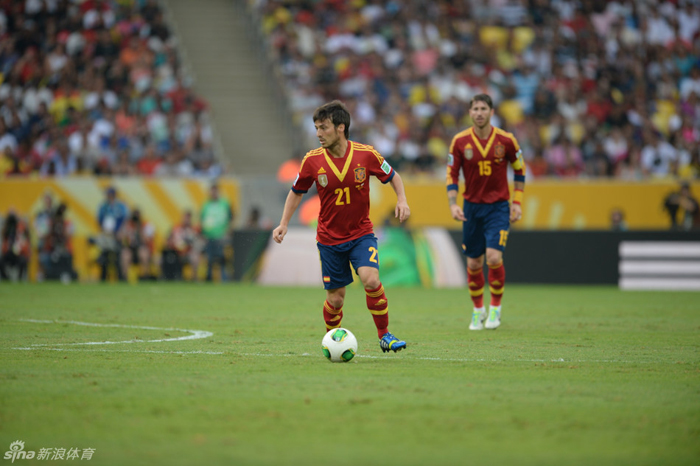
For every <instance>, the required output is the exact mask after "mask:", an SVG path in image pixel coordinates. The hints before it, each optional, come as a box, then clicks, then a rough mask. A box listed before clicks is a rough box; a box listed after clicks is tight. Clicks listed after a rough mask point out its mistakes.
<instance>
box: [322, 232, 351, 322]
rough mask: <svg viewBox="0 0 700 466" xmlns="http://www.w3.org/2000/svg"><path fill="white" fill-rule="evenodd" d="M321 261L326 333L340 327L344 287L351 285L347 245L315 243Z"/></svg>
mask: <svg viewBox="0 0 700 466" xmlns="http://www.w3.org/2000/svg"><path fill="white" fill-rule="evenodd" d="M316 245H317V246H318V253H319V257H320V259H321V275H322V276H323V287H324V288H325V289H326V301H325V302H324V303H323V320H324V322H325V323H326V331H328V330H330V329H332V328H338V327H340V326H341V322H342V320H343V304H344V303H345V287H346V286H347V285H349V284H350V283H352V281H353V279H352V270H351V269H350V262H349V260H348V252H347V245H343V244H341V245H336V246H326V245H323V244H320V243H316Z"/></svg>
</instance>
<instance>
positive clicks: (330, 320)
mask: <svg viewBox="0 0 700 466" xmlns="http://www.w3.org/2000/svg"><path fill="white" fill-rule="evenodd" d="M344 303H345V287H342V288H334V289H332V290H326V302H325V303H323V320H324V321H325V322H326V331H328V330H330V329H333V328H338V327H340V325H341V321H342V320H343V304H344Z"/></svg>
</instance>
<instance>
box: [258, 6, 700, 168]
mask: <svg viewBox="0 0 700 466" xmlns="http://www.w3.org/2000/svg"><path fill="white" fill-rule="evenodd" d="M526 4H527V7H526V6H525V5H526ZM254 9H255V10H256V12H257V13H258V14H259V15H260V18H261V20H262V24H263V29H264V30H265V31H266V33H268V39H269V41H268V45H269V47H270V52H271V53H270V56H271V57H272V58H273V59H274V60H275V63H276V66H277V67H278V68H279V69H280V72H279V73H278V75H279V76H281V77H283V78H282V79H284V80H285V82H284V83H283V87H285V88H288V89H298V88H299V87H300V86H298V85H297V84H299V83H302V82H304V83H308V82H311V83H314V86H313V89H308V88H307V89H304V90H303V91H293V92H290V94H289V95H288V97H289V100H290V108H291V109H292V111H293V112H294V113H295V115H296V117H297V118H298V119H299V121H305V120H307V119H308V117H309V115H308V113H309V112H310V111H312V109H313V108H314V106H309V107H310V108H311V110H310V109H309V108H307V106H305V105H303V102H304V101H305V100H306V99H308V98H309V97H311V94H312V93H313V94H315V95H314V96H313V97H316V98H319V99H321V100H327V99H330V98H335V97H337V95H338V93H339V92H340V93H343V95H344V97H345V100H346V102H347V104H348V105H349V106H350V107H351V108H356V109H361V112H359V111H357V110H356V113H359V114H365V113H366V114H367V115H377V116H380V115H381V116H382V121H393V122H394V124H395V125H396V127H397V129H398V131H396V132H387V133H386V134H381V135H378V133H379V132H380V131H378V130H377V129H376V126H377V123H379V121H378V120H379V118H377V119H376V120H375V123H374V124H371V125H361V124H360V125H358V126H357V128H356V129H355V131H356V132H360V133H363V132H365V133H370V132H371V136H372V137H368V136H370V134H367V135H365V136H364V137H365V138H366V139H367V140H369V141H380V142H381V144H382V145H384V146H387V147H391V146H392V145H393V147H395V148H396V152H397V158H398V159H400V160H403V161H404V162H405V163H406V164H408V165H414V164H415V163H416V161H418V160H420V162H421V163H425V160H426V159H424V158H420V159H419V155H420V154H421V153H423V151H424V148H423V145H424V142H425V141H427V140H428V139H429V137H428V136H427V135H428V134H429V133H430V131H431V130H432V129H434V126H433V124H432V123H431V122H432V121H434V120H440V121H442V122H443V123H444V124H445V138H446V140H449V139H450V138H451V137H452V136H453V135H454V134H455V133H456V131H459V128H460V127H461V126H463V125H462V124H461V123H462V122H460V121H459V120H460V119H461V116H458V115H457V113H456V112H453V111H452V110H451V109H453V108H455V106H454V105H452V104H448V102H451V101H453V100H456V101H457V103H458V104H461V106H464V105H465V104H466V102H467V101H468V100H469V98H470V97H471V96H472V95H473V94H475V93H477V90H478V91H480V92H488V93H489V94H491V95H493V96H494V103H495V108H496V109H497V115H498V116H501V117H502V118H503V119H504V120H505V121H504V123H505V125H499V126H503V127H505V128H506V129H507V130H508V131H512V132H514V134H515V136H516V137H517V138H518V140H519V141H520V140H524V139H525V138H524V137H523V135H522V134H521V132H523V131H528V132H529V131H530V130H529V129H527V126H528V125H523V122H524V121H527V120H530V119H534V120H536V125H537V131H536V132H535V133H536V134H539V137H540V138H541V140H540V141H539V144H535V143H534V142H532V143H531V144H530V147H546V146H548V145H549V144H550V143H551V142H552V141H554V140H555V139H556V138H557V137H558V135H559V133H561V132H565V133H566V134H567V135H568V137H569V138H570V140H571V143H572V145H573V146H574V147H576V148H577V149H579V150H581V151H583V152H585V153H586V154H588V155H590V154H592V153H594V151H595V149H596V147H597V146H596V144H597V143H598V142H599V141H603V140H604V139H605V138H606V137H607V135H608V133H609V131H610V130H611V129H613V128H617V129H619V130H621V131H622V132H623V133H624V135H625V136H624V137H625V138H626V139H627V141H626V142H627V146H628V147H631V146H632V144H636V143H638V142H639V137H640V135H641V134H644V133H646V132H648V131H649V130H650V129H653V130H654V131H658V132H660V134H661V139H662V140H663V141H664V142H667V143H670V144H671V145H672V146H675V147H674V149H676V150H679V149H680V147H679V146H678V145H677V143H676V142H675V141H674V140H673V136H672V133H673V131H675V128H674V126H673V125H672V124H670V123H672V121H671V117H672V111H671V113H669V109H673V108H675V107H679V108H680V109H681V110H682V111H683V112H684V114H688V115H691V114H692V115H693V116H691V121H693V126H694V127H695V128H696V129H697V128H700V123H698V122H700V107H698V106H697V105H696V104H689V103H688V102H687V101H688V100H690V99H691V98H692V96H694V95H695V93H694V92H693V90H694V89H696V88H697V93H698V95H700V84H698V82H700V80H699V79H698V78H700V71H698V70H699V69H700V68H698V59H699V58H700V34H699V33H700V6H699V5H697V3H696V2H692V1H685V0H681V1H679V2H607V3H605V2H590V1H587V2H573V1H558V2H546V1H541V0H538V1H530V2H524V1H519V0H515V1H504V0H499V1H495V0H494V1H491V2H461V3H460V2H451V1H448V0H430V1H429V0H417V1H415V2H410V5H402V8H400V9H397V8H396V3H395V2H373V3H372V4H371V5H366V6H365V7H363V8H360V9H359V10H358V11H356V10H355V9H353V8H346V7H345V5H344V4H343V3H342V2H335V3H330V4H327V5H325V8H324V10H323V13H322V14H321V13H319V12H318V11H316V10H315V9H314V8H313V7H312V6H310V4H307V3H304V2H296V3H290V2H284V1H282V0H267V1H265V2H259V3H256V5H255V7H254ZM365 21H366V23H364V22H365ZM338 24H341V25H342V26H341V27H337V26H335V25H338ZM401 25H406V26H405V27H401ZM504 26H505V27H504ZM378 30H381V31H382V33H381V34H377V31H378ZM298 31H303V34H302V33H299V32H298ZM297 34H299V35H304V37H308V38H310V39H309V40H308V42H309V44H307V45H304V46H303V49H304V50H307V51H306V52H300V51H299V47H297V46H296V44H298V43H299V42H300V41H299V39H298V37H297ZM314 35H316V37H322V38H324V40H325V42H324V44H323V45H324V46H321V44H316V43H315V42H314ZM377 36H380V38H377ZM305 41H306V39H305ZM289 44H295V46H290V45H289ZM436 44H439V46H436ZM466 50H468V54H467V53H466V52H465V51H466ZM358 51H361V53H360V52H358ZM319 63H321V65H318V64H319ZM366 70H367V71H369V73H366ZM424 74H426V75H427V76H428V78H427V82H428V86H427V87H426V85H425V82H422V81H421V76H423V75H424ZM368 76H369V79H368ZM455 76H456V77H458V78H457V79H455ZM333 83H338V86H334V85H333ZM394 83H395V84H394ZM484 86H488V87H489V89H483V87H484ZM511 91H512V92H513V94H512V95H511V94H510V92H511ZM541 91H542V92H541ZM387 95H388V96H389V97H387ZM393 95H397V96H399V98H400V100H403V101H405V102H407V104H406V106H402V105H401V104H397V105H393V104H392V103H391V101H392V96H393ZM679 96H680V97H679ZM696 98H697V97H696ZM679 99H680V100H679ZM368 104H369V106H370V107H371V108H368V107H367V105H368ZM457 107H459V105H458V106H457ZM553 109H556V111H552V110H553ZM413 112H416V113H417V114H418V118H415V117H416V115H414V114H413ZM305 115H306V116H305ZM426 115H430V118H426ZM533 117H534V118H533ZM561 117H563V118H564V119H565V123H564V125H560V124H559V121H558V119H559V118H561ZM679 121H680V120H679ZM629 125H633V126H634V131H633V132H632V134H629V132H630V130H628V127H629ZM559 126H561V128H562V129H563V131H562V129H558V128H557V127H559ZM584 135H585V136H584ZM387 136H388V137H390V138H392V139H393V141H391V142H387V141H386V138H387ZM357 137H358V138H361V137H363V136H362V135H360V136H357ZM392 142H393V144H392ZM312 144H315V141H313V139H311V140H310V142H309V147H308V148H309V149H311V148H312V147H314V146H313V145H312ZM586 144H588V145H589V147H588V148H586V149H585V150H584V145H586ZM618 145H620V141H618ZM608 150H611V149H610V147H609V145H608ZM616 154H619V152H616ZM524 156H525V158H526V159H527V160H529V159H531V158H532V155H530V154H527V153H526V152H524ZM613 157H615V159H616V161H614V162H613V161H611V165H612V168H613V170H612V171H611V170H607V169H606V170H592V171H590V170H589V171H585V172H584V171H578V173H580V174H594V175H595V176H604V175H607V174H609V173H618V170H617V169H615V166H616V165H619V163H620V161H621V160H624V159H619V158H618V157H619V156H618V155H613ZM609 160H610V159H609ZM434 163H436V164H440V162H439V161H435V162H434ZM599 165H602V164H599ZM633 165H634V164H633ZM682 165H683V164H682V163H681V166H682ZM634 170H636V168H633V171H634ZM680 171H682V169H681V170H680ZM571 172H572V171H571V170H567V171H566V173H565V175H566V176H571V175H572V173H571ZM573 172H574V174H575V173H576V170H574V171H573ZM651 173H652V172H651V171H649V170H648V169H647V171H646V172H645V173H644V174H643V176H644V177H649V176H651ZM669 173H670V170H669ZM554 174H555V176H562V175H561V171H558V172H554Z"/></svg>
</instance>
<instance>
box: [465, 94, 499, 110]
mask: <svg viewBox="0 0 700 466" xmlns="http://www.w3.org/2000/svg"><path fill="white" fill-rule="evenodd" d="M474 102H484V103H485V104H486V105H488V106H489V108H493V101H492V100H491V96H489V95H488V94H477V95H475V96H474V97H472V100H470V101H469V108H472V105H474Z"/></svg>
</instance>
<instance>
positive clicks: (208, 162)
mask: <svg viewBox="0 0 700 466" xmlns="http://www.w3.org/2000/svg"><path fill="white" fill-rule="evenodd" d="M0 74H1V76H2V85H1V86H0V116H1V117H2V118H0V177H4V176H8V177H10V176H29V175H40V176H43V177H52V176H56V177H58V176H66V175H76V174H96V175H107V176H128V175H144V176H151V175H163V176H203V177H215V176H218V175H220V174H222V173H223V172H224V164H222V162H221V160H217V159H215V157H214V152H213V148H212V130H211V125H210V122H209V116H208V112H207V109H208V103H207V102H205V101H204V100H203V99H202V98H201V97H200V96H199V95H198V94H196V93H195V92H193V90H192V88H191V86H190V82H189V79H188V78H187V76H185V75H184V73H183V70H182V66H181V62H180V58H179V56H178V52H177V50H176V41H175V40H174V37H173V35H172V33H171V31H170V28H169V27H168V25H167V24H166V23H165V21H164V15H163V12H162V10H161V7H160V5H159V3H158V2H157V1H155V0H123V1H107V0H85V1H73V0H50V1H48V0H47V1H43V0H26V1H2V2H0Z"/></svg>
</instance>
